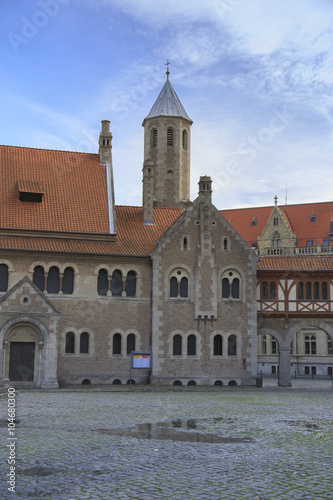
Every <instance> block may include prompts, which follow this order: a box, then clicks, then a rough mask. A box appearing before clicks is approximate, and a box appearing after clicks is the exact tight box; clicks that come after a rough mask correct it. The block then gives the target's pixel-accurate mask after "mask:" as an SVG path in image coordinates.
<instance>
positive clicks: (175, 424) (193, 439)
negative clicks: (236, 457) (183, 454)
mask: <svg viewBox="0 0 333 500" xmlns="http://www.w3.org/2000/svg"><path fill="white" fill-rule="evenodd" d="M222 420H223V419H222V418H221V419H219V418H217V419H201V420H197V419H191V420H173V421H172V422H156V423H147V424H138V425H135V426H134V427H128V428H122V429H96V431H97V432H99V433H100V434H109V435H110V436H121V437H130V438H136V439H156V440H160V441H166V440H167V441H168V440H169V441H183V442H189V443H225V444H227V443H253V442H254V441H255V440H254V439H253V438H251V437H247V436H243V437H223V436H220V435H218V434H213V433H210V432H201V431H199V430H198V427H199V428H200V427H201V425H200V424H202V423H218V422H220V421H222Z"/></svg>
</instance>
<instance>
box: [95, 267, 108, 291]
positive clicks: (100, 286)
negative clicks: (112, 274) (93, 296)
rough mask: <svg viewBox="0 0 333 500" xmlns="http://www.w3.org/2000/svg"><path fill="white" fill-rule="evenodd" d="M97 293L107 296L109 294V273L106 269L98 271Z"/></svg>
mask: <svg viewBox="0 0 333 500" xmlns="http://www.w3.org/2000/svg"><path fill="white" fill-rule="evenodd" d="M97 292H98V295H107V293H108V272H107V271H106V269H100V270H99V271H98V278H97Z"/></svg>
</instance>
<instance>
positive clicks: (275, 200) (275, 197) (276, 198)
mask: <svg viewBox="0 0 333 500" xmlns="http://www.w3.org/2000/svg"><path fill="white" fill-rule="evenodd" d="M274 202H275V206H276V207H277V202H278V197H277V195H275V196H274Z"/></svg>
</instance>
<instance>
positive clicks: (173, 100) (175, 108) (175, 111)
mask: <svg viewBox="0 0 333 500" xmlns="http://www.w3.org/2000/svg"><path fill="white" fill-rule="evenodd" d="M157 116H178V117H181V118H185V120H188V121H190V122H191V123H192V120H191V118H190V117H189V116H188V114H187V113H186V111H185V109H184V106H183V105H182V103H181V102H180V100H179V97H178V96H177V94H176V92H175V90H174V88H173V86H172V85H171V83H170V80H169V78H167V80H166V82H165V84H164V85H163V88H162V90H161V92H160V94H159V96H158V98H157V99H156V101H155V103H154V104H153V107H152V108H151V110H150V112H149V114H148V115H147V116H146V118H145V120H147V119H148V118H155V117H157Z"/></svg>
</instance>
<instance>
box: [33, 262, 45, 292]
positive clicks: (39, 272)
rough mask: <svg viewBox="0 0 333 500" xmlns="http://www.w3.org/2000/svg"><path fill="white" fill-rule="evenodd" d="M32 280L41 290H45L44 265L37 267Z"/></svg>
mask: <svg viewBox="0 0 333 500" xmlns="http://www.w3.org/2000/svg"><path fill="white" fill-rule="evenodd" d="M32 281H33V282H34V284H35V285H36V287H37V288H39V290H40V291H41V292H44V287H45V275H44V268H43V267H42V266H36V267H35V269H34V274H33V277H32Z"/></svg>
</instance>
